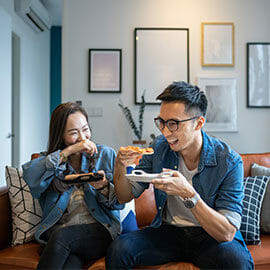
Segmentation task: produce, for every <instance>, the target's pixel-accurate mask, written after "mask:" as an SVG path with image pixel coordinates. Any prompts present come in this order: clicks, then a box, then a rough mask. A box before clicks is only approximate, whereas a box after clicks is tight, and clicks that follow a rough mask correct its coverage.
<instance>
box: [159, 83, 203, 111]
mask: <svg viewBox="0 0 270 270" xmlns="http://www.w3.org/2000/svg"><path fill="white" fill-rule="evenodd" d="M156 99H157V100H161V101H165V102H170V101H180V102H183V103H184V104H185V111H186V112H190V111H194V112H196V113H197V114H199V115H202V116H205V115H206V110H207V98H206V96H205V93H204V92H203V91H201V90H200V89H199V87H197V86H193V85H191V84H189V83H186V82H183V81H181V82H173V83H172V84H170V85H169V86H168V87H167V88H166V89H165V90H164V91H163V92H162V93H161V94H160V95H159V96H157V98H156Z"/></svg>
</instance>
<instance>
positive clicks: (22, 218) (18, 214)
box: [6, 166, 42, 246]
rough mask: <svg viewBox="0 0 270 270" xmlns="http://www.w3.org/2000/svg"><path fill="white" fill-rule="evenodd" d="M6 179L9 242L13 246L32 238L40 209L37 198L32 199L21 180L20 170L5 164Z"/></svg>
mask: <svg viewBox="0 0 270 270" xmlns="http://www.w3.org/2000/svg"><path fill="white" fill-rule="evenodd" d="M6 181H7V186H8V193H9V199H10V204H11V211H12V232H13V234H12V243H11V244H12V246H15V245H18V244H23V243H27V242H29V241H31V240H33V239H34V233H35V231H36V228H37V226H38V225H39V223H40V220H41V217H42V210H41V208H40V205H39V202H38V200H36V199H33V197H32V195H31V193H30V190H29V187H28V186H27V184H26V183H25V181H24V180H23V178H22V171H21V170H19V169H16V168H12V167H8V166H7V167H6Z"/></svg>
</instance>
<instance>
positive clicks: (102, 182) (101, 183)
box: [89, 170, 109, 189]
mask: <svg viewBox="0 0 270 270" xmlns="http://www.w3.org/2000/svg"><path fill="white" fill-rule="evenodd" d="M97 173H98V174H102V175H103V179H102V180H99V181H94V182H89V184H90V185H91V186H92V187H94V188H95V189H102V188H105V187H107V186H108V183H109V181H108V180H107V178H106V176H105V172H104V171H103V170H100V171H98V172H97Z"/></svg>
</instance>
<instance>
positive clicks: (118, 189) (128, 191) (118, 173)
mask: <svg viewBox="0 0 270 270" xmlns="http://www.w3.org/2000/svg"><path fill="white" fill-rule="evenodd" d="M125 174H126V167H125V166H123V165H117V164H116V165H115V168H114V176H113V179H114V191H115V194H116V196H117V199H118V201H119V203H126V202H129V201H131V200H132V199H133V198H134V196H133V194H132V186H131V184H130V183H129V181H128V180H127V179H126V177H125Z"/></svg>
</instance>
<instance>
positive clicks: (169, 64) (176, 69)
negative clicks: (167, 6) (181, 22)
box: [134, 28, 189, 105]
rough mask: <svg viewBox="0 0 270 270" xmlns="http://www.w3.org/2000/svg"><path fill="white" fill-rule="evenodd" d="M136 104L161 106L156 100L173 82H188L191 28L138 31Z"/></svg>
mask: <svg viewBox="0 0 270 270" xmlns="http://www.w3.org/2000/svg"><path fill="white" fill-rule="evenodd" d="M134 43H135V46H134V58H135V59H134V63H135V67H134V71H135V91H134V93H135V104H140V103H141V96H142V95H143V94H144V98H145V104H152V105H159V104H160V101H157V100H156V97H157V96H158V95H159V94H160V93H161V92H162V91H163V90H164V89H165V88H166V87H167V86H168V85H169V84H171V83H172V82H174V81H186V82H189V29H188V28H135V30H134Z"/></svg>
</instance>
